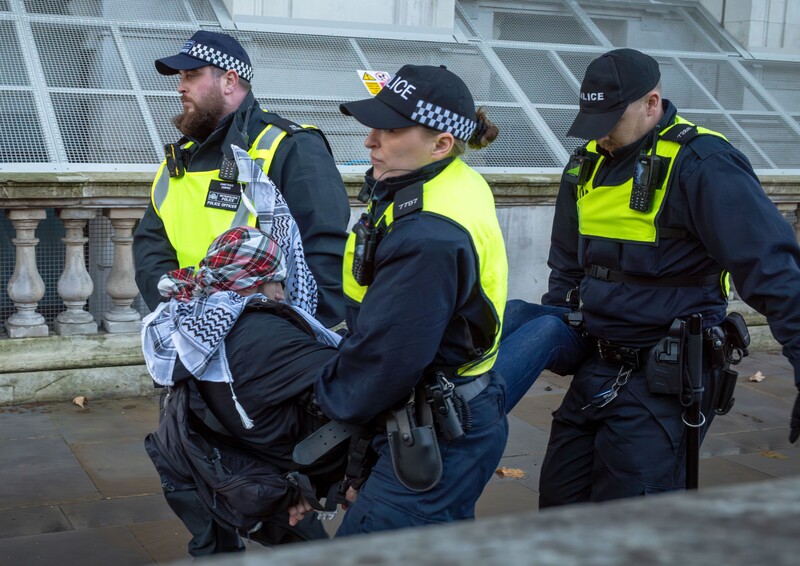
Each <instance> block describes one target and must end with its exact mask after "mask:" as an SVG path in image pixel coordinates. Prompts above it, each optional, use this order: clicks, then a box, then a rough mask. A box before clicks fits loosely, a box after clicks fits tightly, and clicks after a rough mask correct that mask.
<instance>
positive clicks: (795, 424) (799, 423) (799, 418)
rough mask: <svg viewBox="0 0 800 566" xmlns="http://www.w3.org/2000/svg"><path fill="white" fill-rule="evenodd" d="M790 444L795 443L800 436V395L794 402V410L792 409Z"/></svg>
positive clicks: (799, 394)
mask: <svg viewBox="0 0 800 566" xmlns="http://www.w3.org/2000/svg"><path fill="white" fill-rule="evenodd" d="M789 428H790V429H791V430H790V431H789V442H791V443H794V441H795V440H797V437H799V436H800V393H798V394H797V398H796V399H795V400H794V408H793V409H792V420H791V421H789Z"/></svg>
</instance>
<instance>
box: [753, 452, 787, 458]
mask: <svg viewBox="0 0 800 566" xmlns="http://www.w3.org/2000/svg"><path fill="white" fill-rule="evenodd" d="M759 454H761V455H762V456H766V457H767V458H775V459H776V460H788V459H789V456H787V455H786V454H781V453H780V452H775V451H774V450H762V451H761V452H759Z"/></svg>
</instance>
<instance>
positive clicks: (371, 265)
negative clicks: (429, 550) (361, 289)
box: [353, 213, 380, 286]
mask: <svg viewBox="0 0 800 566" xmlns="http://www.w3.org/2000/svg"><path fill="white" fill-rule="evenodd" d="M353 233H354V234H355V235H356V245H355V251H354V253H353V278H354V279H355V280H356V283H358V284H359V285H362V286H364V285H369V284H370V283H372V279H373V277H374V275H375V249H376V248H377V247H378V240H379V238H380V233H379V230H378V229H377V228H376V227H375V226H374V225H373V223H372V221H371V220H370V217H369V215H368V214H367V213H362V214H361V218H359V219H358V222H356V224H355V226H353Z"/></svg>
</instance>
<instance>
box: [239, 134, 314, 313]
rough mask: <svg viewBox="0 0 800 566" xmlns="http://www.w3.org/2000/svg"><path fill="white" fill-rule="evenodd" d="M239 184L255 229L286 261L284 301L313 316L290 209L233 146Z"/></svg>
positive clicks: (309, 280)
mask: <svg viewBox="0 0 800 566" xmlns="http://www.w3.org/2000/svg"><path fill="white" fill-rule="evenodd" d="M231 148H232V149H233V155H234V157H235V158H236V165H237V166H238V168H239V182H240V183H246V186H245V187H244V190H243V191H242V199H243V200H244V202H245V206H247V208H248V209H250V212H251V213H252V214H254V215H256V217H258V227H259V228H260V229H261V230H262V231H264V232H266V233H267V234H269V235H270V236H271V237H272V239H274V240H275V241H276V242H277V243H278V245H279V246H280V247H281V250H283V254H284V256H285V257H286V258H287V262H286V266H287V268H288V273H287V275H286V280H285V281H284V284H285V286H286V288H285V289H284V292H285V293H286V298H285V299H284V302H286V303H288V304H290V305H292V306H296V307H300V308H301V309H303V310H304V311H306V312H307V313H308V314H310V315H311V316H312V317H313V316H315V315H316V314H317V282H316V280H315V279H314V275H313V274H312V273H311V270H310V269H309V268H308V264H307V263H306V256H305V252H304V251H303V240H302V238H301V237H300V229H299V228H298V227H297V222H295V220H294V217H293V216H292V213H291V212H290V211H289V206H288V205H287V204H286V200H285V199H284V198H283V195H282V194H281V192H280V190H278V187H276V186H275V183H273V182H272V180H270V178H269V177H268V176H267V175H266V174H265V173H264V171H263V170H262V169H261V167H260V166H259V165H258V163H256V162H255V161H253V159H252V158H251V157H250V155H248V153H247V152H246V151H245V150H243V149H242V148H240V147H238V146H236V145H232V146H231Z"/></svg>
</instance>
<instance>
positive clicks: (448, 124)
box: [411, 100, 478, 141]
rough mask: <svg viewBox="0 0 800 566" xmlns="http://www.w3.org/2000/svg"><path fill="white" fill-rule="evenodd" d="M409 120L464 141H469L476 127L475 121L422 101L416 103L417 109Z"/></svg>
mask: <svg viewBox="0 0 800 566" xmlns="http://www.w3.org/2000/svg"><path fill="white" fill-rule="evenodd" d="M411 119H412V120H414V121H415V122H418V123H420V124H422V125H423V126H428V127H429V128H433V129H434V130H439V131H440V132H447V133H449V134H453V137H455V138H458V139H460V140H465V141H466V140H469V138H470V137H471V136H472V132H474V131H475V128H476V127H477V126H478V123H477V122H476V121H475V120H470V119H469V118H466V117H464V116H460V115H458V114H456V113H455V112H451V111H450V110H446V109H444V108H442V107H441V106H436V105H435V104H433V103H431V102H425V101H424V100H418V101H417V107H416V108H415V109H414V112H413V114H411Z"/></svg>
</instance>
